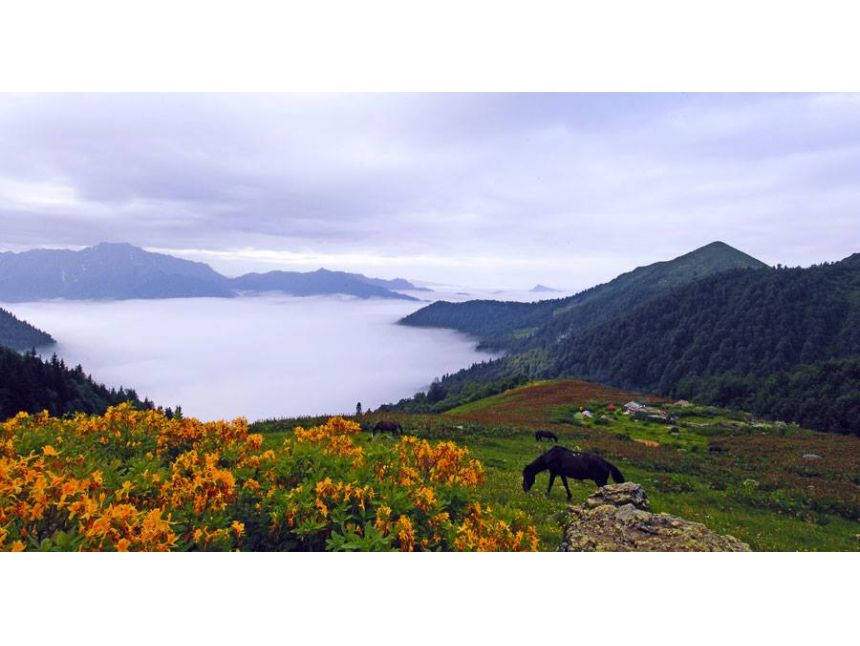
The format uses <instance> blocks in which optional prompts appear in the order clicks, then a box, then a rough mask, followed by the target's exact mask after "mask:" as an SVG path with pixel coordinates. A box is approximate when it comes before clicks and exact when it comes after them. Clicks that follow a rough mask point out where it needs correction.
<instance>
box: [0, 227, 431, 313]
mask: <svg viewBox="0 0 860 646" xmlns="http://www.w3.org/2000/svg"><path fill="white" fill-rule="evenodd" d="M396 289H406V290H409V289H417V288H416V287H415V286H414V285H412V283H410V282H409V281H407V280H404V279H402V278H398V279H394V280H390V281H388V280H384V279H379V278H368V277H366V276H363V275H361V274H349V273H347V272H336V271H328V270H325V269H320V270H318V271H315V272H306V273H303V272H284V271H272V272H268V273H263V274H257V273H254V274H245V275H243V276H238V277H236V278H229V277H227V276H223V275H222V274H219V273H218V272H216V271H215V270H214V269H212V268H211V267H210V266H209V265H207V264H205V263H202V262H194V261H190V260H185V259H182V258H176V257H174V256H170V255H168V254H163V253H153V252H150V251H146V250H144V249H141V248H139V247H135V246H133V245H130V244H127V243H105V242H103V243H100V244H97V245H95V246H92V247H87V248H85V249H81V250H80V251H72V250H69V249H34V250H31V251H24V252H21V253H14V252H5V253H0V301H6V302H22V301H35V300H46V299H53V298H64V299H69V300H82V299H129V298H181V297H207V296H208V297H217V298H231V297H233V296H235V295H236V292H237V291H278V292H282V293H285V294H290V295H295V296H311V295H320V294H346V295H350V296H357V297H359V298H396V299H403V300H417V299H415V298H414V297H412V296H408V295H406V294H400V293H398V292H397V291H395V290H396Z"/></svg>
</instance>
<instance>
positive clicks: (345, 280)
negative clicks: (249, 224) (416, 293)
mask: <svg viewBox="0 0 860 646" xmlns="http://www.w3.org/2000/svg"><path fill="white" fill-rule="evenodd" d="M229 285H230V286H231V287H232V288H233V289H235V290H237V291H241V292H260V293H262V292H282V293H284V294H291V295H293V296H315V295H322V294H347V295H350V296H357V297H359V298H399V299H403V300H410V301H414V300H418V299H416V298H413V297H412V296H407V295H406V294H399V293H397V292H395V291H392V290H390V289H386V288H385V287H380V286H378V285H374V284H372V283H370V282H368V281H367V279H366V278H364V277H363V276H362V277H361V278H359V277H358V276H357V275H356V274H349V273H346V272H343V271H329V270H328V269H317V270H316V271H311V272H298V271H269V272H266V273H264V274H257V273H252V274H245V275H243V276H238V277H237V278H233V279H231V280H230V281H229Z"/></svg>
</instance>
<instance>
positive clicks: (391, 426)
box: [370, 419, 403, 437]
mask: <svg viewBox="0 0 860 646" xmlns="http://www.w3.org/2000/svg"><path fill="white" fill-rule="evenodd" d="M370 433H371V434H372V435H373V436H374V437H376V434H377V433H391V434H392V435H403V427H401V426H400V424H398V423H397V422H391V421H388V420H384V419H383V420H380V421H378V422H376V426H374V427H373V428H372V429H371V431H370Z"/></svg>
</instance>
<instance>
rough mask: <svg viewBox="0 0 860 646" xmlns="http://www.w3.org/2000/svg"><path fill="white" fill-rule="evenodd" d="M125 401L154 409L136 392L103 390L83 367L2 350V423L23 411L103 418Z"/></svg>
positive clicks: (0, 381) (0, 392)
mask: <svg viewBox="0 0 860 646" xmlns="http://www.w3.org/2000/svg"><path fill="white" fill-rule="evenodd" d="M126 401H130V402H132V403H133V404H134V405H135V406H136V407H139V408H151V407H152V403H151V402H149V401H143V402H141V401H140V400H139V399H138V397H137V393H135V392H134V391H133V390H129V389H124V388H120V389H119V390H115V389H113V388H107V387H105V386H102V385H101V384H98V383H96V382H95V381H93V380H92V378H90V377H89V376H88V375H86V374H84V371H83V369H82V368H81V367H80V366H77V367H76V368H74V369H71V368H68V367H67V366H66V365H65V363H63V361H62V360H60V359H58V358H57V357H56V356H54V357H52V358H51V359H50V360H49V361H44V360H42V359H41V358H39V357H38V356H36V355H35V354H32V353H26V354H18V353H17V352H14V351H12V350H7V349H6V348H0V420H4V419H6V418H8V417H11V416H13V415H15V414H16V413H19V412H21V411H25V412H28V413H37V412H39V411H42V410H47V411H49V412H50V413H51V414H52V415H64V414H66V413H77V412H81V413H98V414H101V413H103V412H104V411H105V410H106V409H107V407H108V406H113V405H115V404H120V403H122V402H126Z"/></svg>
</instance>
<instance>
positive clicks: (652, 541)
mask: <svg viewBox="0 0 860 646" xmlns="http://www.w3.org/2000/svg"><path fill="white" fill-rule="evenodd" d="M568 513H569V518H568V522H567V525H566V527H565V530H564V541H563V542H562V544H561V547H559V551H560V552H749V551H750V548H749V545H747V544H746V543H743V542H741V541H739V540H738V539H736V538H734V537H733V536H721V535H720V534H716V533H714V532H712V531H711V530H709V529H708V528H707V527H705V526H704V525H702V524H701V523H694V522H692V521H689V520H684V519H683V518H678V517H677V516H671V515H669V514H653V513H651V512H650V505H649V502H648V496H647V495H646V493H645V490H644V489H643V488H642V487H641V486H640V485H638V484H636V483H635V482H625V483H623V484H611V485H606V486H605V487H601V488H600V489H598V490H597V491H596V492H595V493H594V494H592V495H591V496H589V497H588V499H587V500H586V501H585V503H584V504H583V505H571V506H570V508H569V511H568Z"/></svg>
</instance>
